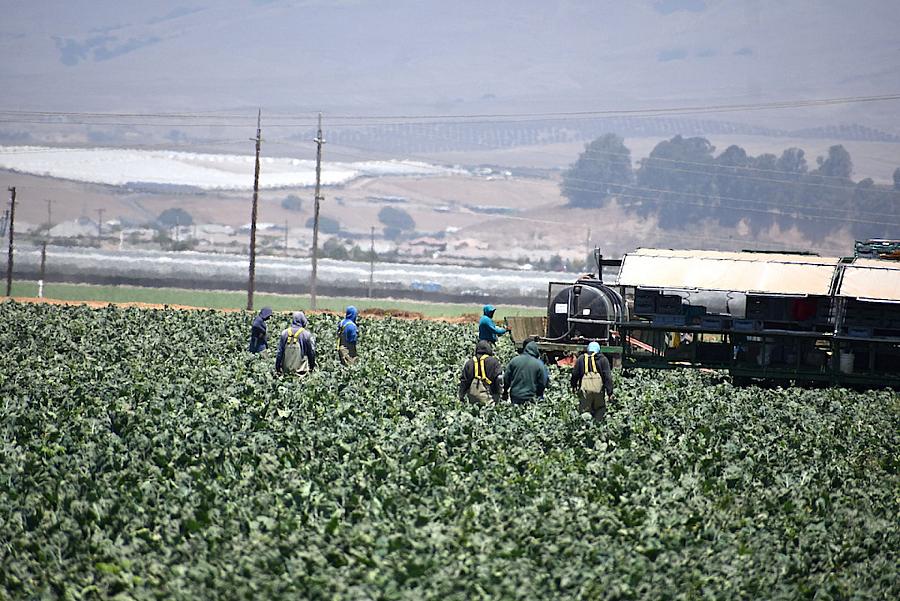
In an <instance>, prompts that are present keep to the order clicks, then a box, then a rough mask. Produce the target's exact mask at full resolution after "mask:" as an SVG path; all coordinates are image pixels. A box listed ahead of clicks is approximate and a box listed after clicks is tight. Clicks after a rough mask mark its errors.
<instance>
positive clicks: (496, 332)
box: [478, 315, 506, 342]
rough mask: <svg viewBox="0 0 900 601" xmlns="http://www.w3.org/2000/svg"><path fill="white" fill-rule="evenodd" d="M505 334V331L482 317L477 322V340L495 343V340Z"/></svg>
mask: <svg viewBox="0 0 900 601" xmlns="http://www.w3.org/2000/svg"><path fill="white" fill-rule="evenodd" d="M504 334H506V329H505V328H501V327H500V326H498V325H495V324H494V320H493V319H491V318H490V317H488V316H487V315H482V316H481V320H480V321H479V322H478V339H479V340H487V341H488V342H497V338H499V337H500V336H503V335H504Z"/></svg>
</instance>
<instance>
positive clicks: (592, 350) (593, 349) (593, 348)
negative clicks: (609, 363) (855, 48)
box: [587, 342, 600, 353]
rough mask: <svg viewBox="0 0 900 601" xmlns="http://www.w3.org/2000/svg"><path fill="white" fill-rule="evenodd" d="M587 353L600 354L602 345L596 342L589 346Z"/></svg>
mask: <svg viewBox="0 0 900 601" xmlns="http://www.w3.org/2000/svg"><path fill="white" fill-rule="evenodd" d="M587 352H589V353H599V352H600V344H599V343H596V342H592V343H590V344H589V345H587Z"/></svg>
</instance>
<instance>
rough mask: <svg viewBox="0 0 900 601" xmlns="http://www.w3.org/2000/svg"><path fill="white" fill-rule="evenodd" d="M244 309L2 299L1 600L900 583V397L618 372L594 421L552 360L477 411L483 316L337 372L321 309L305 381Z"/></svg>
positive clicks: (557, 594) (779, 589) (646, 594)
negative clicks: (534, 382) (539, 377)
mask: <svg viewBox="0 0 900 601" xmlns="http://www.w3.org/2000/svg"><path fill="white" fill-rule="evenodd" d="M251 317H252V316H251V315H249V314H247V313H220V312H215V311H176V310H162V309H161V310H146V309H122V308H116V307H109V308H104V309H89V308H86V307H60V306H50V305H27V304H18V303H14V302H4V303H2V304H0V344H2V349H3V355H2V362H0V428H2V436H0V444H2V448H0V599H34V598H41V599H43V598H47V599H55V598H60V599H104V598H116V599H122V600H126V599H410V600H412V599H478V598H483V599H488V598H490V599H550V598H587V599H896V598H900V576H898V573H900V572H898V567H900V566H898V563H900V562H898V550H900V525H898V516H900V478H898V464H900V394H898V393H896V392H891V391H874V392H853V391H849V390H843V389H822V390H813V389H797V388H773V389H760V388H756V387H749V388H736V387H733V386H732V385H731V384H730V383H729V381H728V379H727V378H726V377H725V376H723V375H721V374H717V373H701V372H697V371H686V370H685V371H673V372H646V371H636V372H631V373H629V374H628V375H627V377H626V376H623V375H622V374H620V373H618V372H617V373H616V399H615V401H614V402H613V403H611V405H610V411H609V415H608V417H607V420H606V422H605V423H602V424H598V423H594V422H593V421H591V420H590V419H589V418H588V419H585V418H583V417H582V416H580V415H578V413H577V411H576V408H577V402H576V401H575V399H574V398H573V397H572V395H571V393H570V392H569V391H568V390H567V388H568V372H567V370H565V369H560V368H557V367H552V368H551V377H552V381H551V385H550V388H549V390H548V393H547V395H546V397H545V398H544V399H543V400H541V401H540V402H538V403H536V404H534V405H531V406H525V407H521V406H512V405H509V404H500V405H497V406H490V407H477V406H472V405H469V404H465V403H460V402H459V401H458V400H457V399H456V386H457V382H458V374H459V370H460V369H461V367H462V363H463V362H464V361H465V359H466V358H467V357H468V356H469V353H471V352H472V350H473V348H474V343H475V336H476V334H475V328H474V326H472V325H453V324H448V323H441V322H432V321H403V320H396V319H378V320H363V321H362V322H361V331H362V338H361V344H360V355H361V356H360V363H359V364H358V365H355V366H353V367H352V368H349V369H346V368H345V369H341V368H340V366H339V364H338V362H337V358H336V356H335V355H336V353H335V350H334V349H335V329H336V324H337V320H338V318H337V317H336V316H331V315H313V316H311V329H312V330H313V331H314V332H315V333H316V336H317V340H318V347H319V353H320V357H319V359H320V361H319V363H320V368H319V369H318V370H317V371H316V372H315V373H314V374H312V375H311V376H309V377H307V378H306V379H304V380H296V379H283V378H279V377H277V376H276V375H275V374H274V373H273V365H274V349H272V348H271V346H272V345H271V344H270V350H269V352H268V354H267V355H265V356H251V355H249V354H248V353H246V351H245V349H246V345H247V336H248V333H249V324H250V320H251ZM287 321H288V317H287V316H286V315H284V314H276V315H274V316H273V317H272V319H270V320H269V331H270V343H271V341H272V340H273V339H275V338H277V335H278V332H280V330H281V329H282V328H284V327H285V326H286V325H287ZM499 349H500V355H501V360H503V361H504V362H505V361H507V360H509V359H510V358H511V356H512V353H513V350H512V346H511V344H510V343H509V341H507V340H503V341H502V342H501V344H500V345H499Z"/></svg>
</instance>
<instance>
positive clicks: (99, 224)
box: [97, 209, 106, 239]
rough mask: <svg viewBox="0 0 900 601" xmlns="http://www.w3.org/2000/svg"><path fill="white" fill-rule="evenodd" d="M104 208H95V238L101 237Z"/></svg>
mask: <svg viewBox="0 0 900 601" xmlns="http://www.w3.org/2000/svg"><path fill="white" fill-rule="evenodd" d="M105 212H106V209H97V238H98V239H100V238H102V237H103V213H105Z"/></svg>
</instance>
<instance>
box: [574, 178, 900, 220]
mask: <svg viewBox="0 0 900 601" xmlns="http://www.w3.org/2000/svg"><path fill="white" fill-rule="evenodd" d="M574 189H575V190H579V191H581V192H596V190H589V189H587V188H574ZM666 192H668V193H671V194H680V193H679V192H672V191H668V190H667V191H666ZM615 196H616V197H618V198H635V199H638V200H644V201H649V202H652V203H654V204H664V203H676V204H681V205H688V206H696V207H702V208H704V209H708V210H710V211H713V210H717V209H722V208H728V207H716V206H710V205H709V204H707V203H702V202H691V201H686V200H679V199H675V198H665V199H663V198H653V197H648V196H641V195H637V194H616V195H615ZM738 210H740V211H742V212H750V213H763V214H766V215H772V216H775V217H787V218H791V219H797V218H798V217H797V216H796V215H791V214H790V213H779V212H777V211H769V210H765V209H753V208H746V207H744V208H740V209H738ZM812 219H813V220H815V221H837V222H841V223H861V224H864V225H880V226H888V227H898V228H900V223H890V222H884V221H867V220H862V219H854V218H851V217H831V216H828V215H818V216H815V217H813V218H812Z"/></svg>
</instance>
